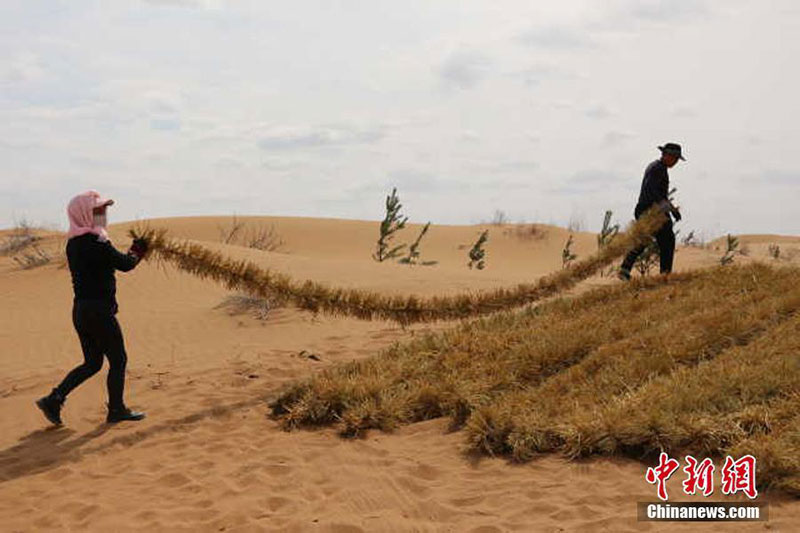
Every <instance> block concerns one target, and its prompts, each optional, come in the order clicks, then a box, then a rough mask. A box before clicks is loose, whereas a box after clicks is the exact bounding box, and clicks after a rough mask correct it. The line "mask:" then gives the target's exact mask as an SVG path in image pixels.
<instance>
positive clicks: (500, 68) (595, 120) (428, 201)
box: [0, 0, 800, 236]
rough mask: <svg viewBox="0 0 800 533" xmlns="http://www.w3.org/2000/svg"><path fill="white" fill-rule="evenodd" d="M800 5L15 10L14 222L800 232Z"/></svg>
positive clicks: (10, 29)
mask: <svg viewBox="0 0 800 533" xmlns="http://www.w3.org/2000/svg"><path fill="white" fill-rule="evenodd" d="M798 58H800V2H798V1H797V0H785V1H780V0H763V1H760V0H714V1H701V0H671V1H670V0H637V1H634V0H602V1H601V0H591V1H577V0H559V1H539V2H530V1H498V0H494V1H489V0H485V1H480V2H479V1H469V0H458V1H447V0H403V1H397V0H363V1H355V0H350V1H348V0H340V1H334V0H329V1H313V2H312V1H304V0H294V1H291V2H264V1H260V0H228V1H224V0H114V1H113V2H111V1H104V2H101V1H100V0H96V1H85V0H62V1H57V0H2V1H1V2H0V165H1V167H0V168H1V169H2V175H1V176H0V227H8V226H10V225H11V224H12V223H13V222H14V221H15V220H18V219H20V218H26V219H28V220H30V221H32V222H35V223H47V224H52V225H56V226H60V227H62V228H66V215H65V212H64V208H65V205H66V203H67V201H68V200H69V199H70V198H71V197H72V196H73V195H74V194H77V193H79V192H81V191H83V190H85V189H87V188H94V189H97V190H98V191H100V192H101V194H104V195H108V196H111V197H112V198H115V199H116V200H117V205H115V206H114V207H113V208H112V209H111V210H110V211H109V219H110V220H111V221H112V222H113V221H121V220H130V219H135V218H150V217H159V216H180V215H200V214H216V215H230V214H233V213H237V214H242V215H245V214H263V215H300V216H314V217H341V218H358V219H379V218H381V216H382V214H383V201H384V197H385V195H386V194H387V193H388V192H389V191H390V190H391V188H392V187H393V186H397V187H398V190H399V193H400V197H401V201H402V202H403V204H404V205H405V211H406V214H408V215H409V216H410V218H411V220H412V221H415V222H425V221H428V220H431V221H433V223H434V224H436V223H442V224H444V223H473V222H479V221H481V220H488V219H490V218H491V217H492V213H493V212H494V211H495V210H496V209H500V210H503V211H504V212H505V213H506V214H507V216H508V217H509V218H510V219H511V220H512V221H517V220H526V221H529V222H530V221H538V222H545V223H556V224H561V225H566V224H567V222H568V221H569V220H570V219H572V220H576V221H582V222H583V224H584V227H585V228H586V229H591V230H596V229H597V228H598V227H599V225H600V223H601V221H602V217H603V213H604V211H605V210H606V209H613V210H614V212H615V218H616V219H618V220H619V221H625V222H627V221H628V220H629V219H630V218H631V217H632V211H633V207H634V204H635V202H636V198H637V196H638V190H639V187H640V184H641V178H642V173H643V170H644V167H645V166H646V165H647V164H648V163H649V162H650V161H652V160H654V159H655V158H656V157H657V156H658V151H657V148H656V147H657V145H659V144H663V143H664V142H668V141H673V142H678V143H681V144H682V145H683V146H684V155H685V157H686V158H687V159H688V161H687V162H686V163H679V164H678V165H677V166H676V167H674V168H673V169H672V170H671V171H670V176H671V181H672V184H673V185H674V186H676V187H677V188H678V193H677V200H678V201H677V203H678V204H679V205H681V206H682V209H683V215H684V221H683V222H682V223H681V224H680V226H682V227H683V228H685V231H687V232H688V230H690V229H697V230H700V231H703V232H704V233H706V234H707V235H709V236H716V235H719V234H722V233H723V232H734V233H784V234H800V209H798V203H799V202H800V187H799V186H798V185H800V162H798V158H797V157H796V156H794V154H795V153H796V152H797V150H798V148H800V128H799V127H798V124H799V123H800V103H798V102H800V81H799V80H800V74H799V73H798Z"/></svg>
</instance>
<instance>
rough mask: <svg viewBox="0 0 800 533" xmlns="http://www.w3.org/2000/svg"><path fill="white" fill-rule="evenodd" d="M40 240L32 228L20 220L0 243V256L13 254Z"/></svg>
mask: <svg viewBox="0 0 800 533" xmlns="http://www.w3.org/2000/svg"><path fill="white" fill-rule="evenodd" d="M40 240H41V237H39V236H38V235H36V234H35V232H34V228H33V226H32V225H31V224H30V223H29V222H28V221H27V220H25V219H22V220H20V221H19V222H17V223H16V224H14V227H13V229H12V230H11V232H10V233H9V234H8V235H6V236H5V237H3V240H2V241H0V255H5V256H7V255H12V254H15V253H17V252H20V251H22V250H24V249H25V248H27V247H28V246H30V245H32V244H34V243H35V242H37V241H40Z"/></svg>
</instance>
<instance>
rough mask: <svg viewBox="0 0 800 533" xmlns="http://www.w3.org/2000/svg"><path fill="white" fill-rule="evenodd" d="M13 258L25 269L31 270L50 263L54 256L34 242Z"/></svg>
mask: <svg viewBox="0 0 800 533" xmlns="http://www.w3.org/2000/svg"><path fill="white" fill-rule="evenodd" d="M12 259H13V260H14V261H15V262H16V263H17V264H18V265H19V266H20V267H21V268H23V269H24V270H29V269H31V268H36V267H40V266H43V265H46V264H48V263H49V262H50V261H51V260H52V259H53V257H52V256H51V255H50V254H49V253H48V252H47V251H45V250H43V249H41V248H39V246H37V245H36V244H32V245H30V246H28V247H26V248H24V249H23V250H22V251H21V252H20V253H19V254H17V255H15V256H13V257H12Z"/></svg>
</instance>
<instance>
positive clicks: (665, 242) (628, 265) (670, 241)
mask: <svg viewBox="0 0 800 533" xmlns="http://www.w3.org/2000/svg"><path fill="white" fill-rule="evenodd" d="M636 218H637V219H638V218H639V217H636ZM655 237H656V242H657V243H658V250H659V255H660V256H661V273H662V274H669V273H670V272H672V260H673V258H674V257H675V233H674V232H673V231H672V220H668V221H667V222H665V223H664V225H663V226H661V229H659V230H658V231H657V232H656V234H655ZM645 248H646V246H640V247H639V248H636V249H635V250H631V252H630V253H629V254H628V255H627V256H626V257H625V260H624V261H623V262H622V267H621V269H622V270H623V271H624V272H627V273H630V271H631V269H632V268H633V264H634V263H635V262H636V258H638V257H639V256H640V255H641V254H642V252H644V249H645Z"/></svg>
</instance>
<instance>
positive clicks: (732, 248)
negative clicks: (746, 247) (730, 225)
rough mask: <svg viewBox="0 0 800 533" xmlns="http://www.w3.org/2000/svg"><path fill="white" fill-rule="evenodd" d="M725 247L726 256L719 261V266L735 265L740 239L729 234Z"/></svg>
mask: <svg viewBox="0 0 800 533" xmlns="http://www.w3.org/2000/svg"><path fill="white" fill-rule="evenodd" d="M725 246H726V248H725V254H723V256H722V257H721V258H720V259H719V264H721V265H729V264H731V263H733V257H734V256H735V255H736V253H737V252H738V251H739V239H738V238H737V237H734V236H732V235H731V234H730V233H729V234H728V238H727V240H726V242H725Z"/></svg>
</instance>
